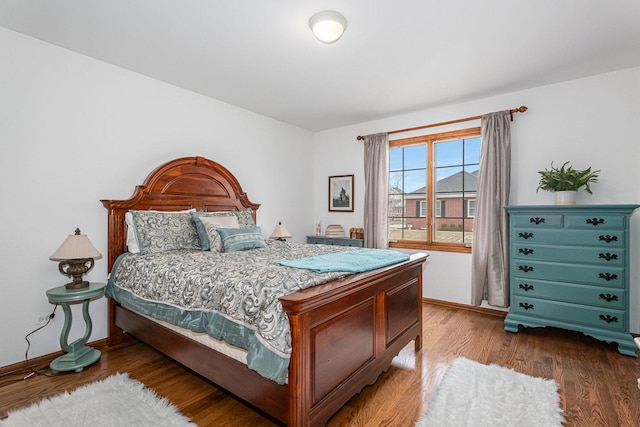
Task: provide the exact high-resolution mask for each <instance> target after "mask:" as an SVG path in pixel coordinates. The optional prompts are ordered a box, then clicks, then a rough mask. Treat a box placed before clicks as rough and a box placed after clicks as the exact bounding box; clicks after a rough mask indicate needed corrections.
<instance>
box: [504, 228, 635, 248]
mask: <svg viewBox="0 0 640 427" xmlns="http://www.w3.org/2000/svg"><path fill="white" fill-rule="evenodd" d="M559 231H560V230H553V229H544V230H536V229H535V228H531V227H528V228H515V229H513V230H512V239H513V242H514V243H520V242H528V243H551V244H558V245H587V246H598V247H601V248H623V247H624V246H625V242H626V237H625V232H624V231H619V230H606V231H605V230H601V231H598V230H575V229H574V230H567V229H563V230H562V232H559Z"/></svg>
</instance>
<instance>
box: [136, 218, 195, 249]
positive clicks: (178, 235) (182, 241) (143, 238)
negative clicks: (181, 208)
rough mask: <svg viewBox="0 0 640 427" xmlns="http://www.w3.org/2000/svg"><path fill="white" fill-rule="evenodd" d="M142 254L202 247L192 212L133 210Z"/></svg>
mask: <svg viewBox="0 0 640 427" xmlns="http://www.w3.org/2000/svg"><path fill="white" fill-rule="evenodd" d="M131 215H132V216H133V224H134V226H135V230H136V235H137V237H138V243H139V245H140V253H141V254H143V255H144V254H149V253H154V252H164V251H170V250H174V249H200V248H201V247H200V238H199V237H198V232H197V231H196V227H195V224H194V223H193V220H192V219H191V212H189V211H187V212H157V211H131Z"/></svg>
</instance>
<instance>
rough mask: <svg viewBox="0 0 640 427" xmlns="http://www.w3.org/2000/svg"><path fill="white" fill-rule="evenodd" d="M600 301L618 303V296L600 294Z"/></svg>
mask: <svg viewBox="0 0 640 427" xmlns="http://www.w3.org/2000/svg"><path fill="white" fill-rule="evenodd" d="M600 299H603V300H606V301H607V302H611V301H618V295H611V294H606V295H605V294H600Z"/></svg>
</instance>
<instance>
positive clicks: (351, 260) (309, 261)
mask: <svg viewBox="0 0 640 427" xmlns="http://www.w3.org/2000/svg"><path fill="white" fill-rule="evenodd" d="M408 259H409V255H406V254H403V253H400V252H397V251H390V250H387V249H358V250H355V251H348V252H336V253H330V254H323V255H317V256H313V257H310V258H300V259H283V260H280V264H282V265H284V266H287V267H293V268H304V269H307V270H312V271H315V272H316V273H328V272H332V271H344V272H349V273H361V272H363V271H369V270H375V269H376V268H382V267H386V266H388V265H392V264H397V263H399V262H403V261H407V260H408Z"/></svg>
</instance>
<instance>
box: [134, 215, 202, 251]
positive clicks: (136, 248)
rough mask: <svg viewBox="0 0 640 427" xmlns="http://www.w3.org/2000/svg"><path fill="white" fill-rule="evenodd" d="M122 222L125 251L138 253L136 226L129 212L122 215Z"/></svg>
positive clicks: (138, 244)
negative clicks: (123, 224)
mask: <svg viewBox="0 0 640 427" xmlns="http://www.w3.org/2000/svg"><path fill="white" fill-rule="evenodd" d="M195 211H196V210H195V209H187V210H184V211H171V212H173V213H176V212H178V213H184V212H195ZM146 212H169V211H152V210H150V211H146ZM124 222H125V224H127V250H128V251H129V252H131V253H132V254H139V253H140V243H139V242H138V236H137V235H136V226H135V225H134V224H133V215H132V214H131V211H129V212H127V213H125V214H124Z"/></svg>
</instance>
